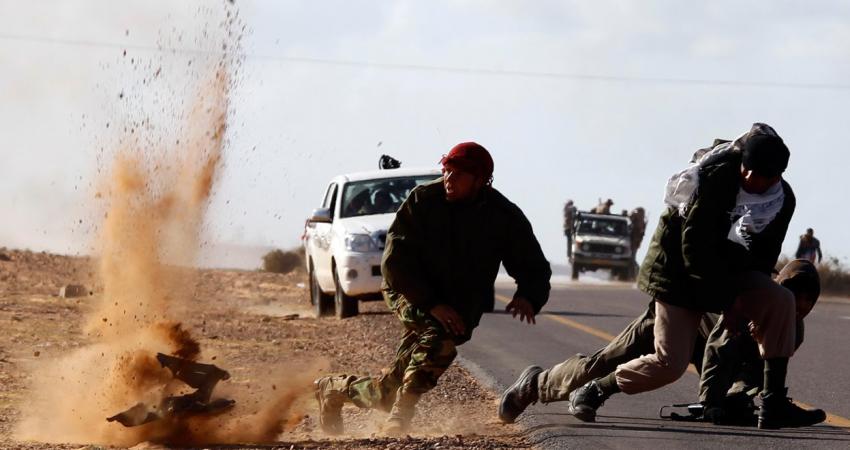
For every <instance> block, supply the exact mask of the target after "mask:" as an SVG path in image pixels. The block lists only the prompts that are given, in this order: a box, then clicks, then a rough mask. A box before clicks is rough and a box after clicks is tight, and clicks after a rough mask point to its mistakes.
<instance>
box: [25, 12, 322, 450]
mask: <svg viewBox="0 0 850 450" xmlns="http://www.w3.org/2000/svg"><path fill="white" fill-rule="evenodd" d="M222 24H223V26H224V29H223V30H220V31H222V33H220V34H223V36H224V37H223V38H222V39H223V41H224V44H221V45H217V48H219V49H220V48H228V49H236V50H237V51H238V41H239V37H238V36H236V37H234V33H233V32H232V30H233V29H234V28H236V25H237V24H239V19H238V14H236V12H235V11H232V10H231V9H230V8H228V10H227V18H226V19H225V20H224V21H223V22H222ZM206 34H207V33H206V32H205V33H204V35H206ZM236 54H238V52H237V53H236ZM231 55H233V53H220V54H219V55H218V56H217V57H211V58H210V59H211V60H210V61H207V66H208V68H207V70H199V71H198V73H202V74H203V76H202V77H201V78H200V79H199V80H197V85H196V92H195V94H194V95H192V96H191V97H190V98H193V102H192V104H191V105H190V107H189V108H188V111H187V112H185V113H183V112H181V113H178V114H177V117H179V118H184V120H185V123H184V124H183V126H182V127H181V128H180V129H182V130H185V131H184V132H183V133H182V135H181V136H179V138H178V139H176V140H174V141H170V142H173V145H168V146H165V145H163V146H161V147H159V148H155V147H151V146H145V145H133V143H138V142H140V141H139V140H138V139H135V140H129V139H128V140H126V141H125V144H124V146H123V147H122V148H119V149H117V150H116V151H115V152H114V159H113V161H112V163H111V168H110V170H109V179H108V180H107V181H106V182H105V183H103V185H102V187H101V189H100V191H99V192H98V195H97V196H98V197H99V198H100V199H101V201H103V202H104V203H105V204H106V211H105V214H104V219H103V224H102V226H101V227H100V237H99V245H98V247H99V254H98V265H99V267H98V271H99V274H100V281H101V283H102V286H103V291H102V294H101V295H99V296H98V298H97V300H98V303H96V304H95V305H93V308H92V310H91V311H90V313H89V314H88V315H87V321H86V323H85V324H83V329H84V332H85V334H86V336H87V337H88V338H89V339H90V344H89V345H87V346H85V347H83V348H81V349H79V350H77V351H75V352H73V353H72V354H70V355H67V356H65V357H63V358H60V359H58V360H54V361H48V362H46V363H44V364H43V365H42V366H39V367H37V368H36V369H35V370H34V372H33V388H32V395H33V398H31V399H29V401H28V405H26V407H25V410H24V414H25V419H24V420H23V421H22V422H21V423H20V424H19V426H18V429H17V432H16V437H17V438H18V439H22V440H38V441H42V442H79V443H83V442H92V443H102V444H114V445H135V444H137V443H139V442H143V441H154V442H162V443H169V444H188V445H201V444H206V443H240V442H255V443H259V442H271V441H273V440H274V439H275V438H276V437H277V436H278V435H279V434H280V433H281V432H282V431H284V430H285V429H286V427H287V426H288V425H290V424H291V423H292V422H294V421H297V420H298V419H299V418H300V414H299V413H298V411H296V410H295V409H293V408H294V407H295V406H296V404H297V403H298V399H299V393H302V392H304V391H305V390H306V389H305V388H306V386H307V385H308V383H309V380H308V379H303V376H302V378H298V377H295V378H293V377H289V379H288V380H286V381H285V382H280V383H278V384H277V385H276V389H275V392H274V393H273V394H274V395H271V394H272V393H268V392H267V393H257V392H250V393H249V392H246V391H244V390H243V391H240V390H239V389H238V388H231V389H230V391H231V392H229V395H230V396H231V397H232V398H234V399H236V401H237V406H236V407H235V408H234V409H233V410H230V411H228V412H227V413H225V414H221V415H218V416H197V417H191V416H187V417H173V418H168V419H167V420H160V421H156V422H152V423H149V424H145V425H142V426H138V427H133V428H125V427H123V426H122V425H120V424H117V423H108V422H107V421H106V420H105V418H106V417H109V416H111V415H113V414H115V413H117V412H120V411H122V410H124V409H126V408H128V407H130V406H132V405H134V404H135V403H137V402H147V403H151V404H158V402H159V401H160V400H162V398H164V397H165V396H168V395H176V394H180V393H186V392H185V389H186V386H185V385H182V384H181V383H180V382H177V381H176V380H175V379H174V378H173V376H172V374H171V372H170V371H169V370H167V369H164V368H162V367H161V366H160V364H159V363H158V361H157V360H156V357H155V355H156V353H157V352H162V353H165V354H170V355H175V356H179V357H181V358H186V359H191V360H199V359H201V360H202V359H203V352H202V349H201V346H200V344H199V343H198V341H196V340H195V339H194V338H193V337H192V335H191V330H189V329H187V327H186V326H185V325H184V323H185V321H184V319H185V318H186V317H188V316H187V314H189V313H190V312H191V311H193V310H194V311H197V310H198V309H203V304H202V303H201V300H198V299H194V298H193V292H192V288H193V286H194V276H195V275H194V274H195V271H194V269H192V267H193V266H194V263H195V258H196V256H197V253H198V249H199V244H200V240H201V238H200V236H201V235H202V231H203V230H202V229H203V225H204V217H205V214H206V212H207V208H208V205H209V200H210V195H211V193H212V192H213V188H214V185H215V183H216V180H217V179H218V178H219V177H220V176H221V171H222V164H223V155H224V151H225V147H226V146H227V145H226V144H227V141H226V137H225V136H226V135H227V125H228V119H229V115H230V114H231V113H232V112H231V111H230V110H229V105H230V95H231V91H232V89H233V87H234V81H233V80H234V77H235V73H236V71H237V69H238V64H239V61H238V58H236V57H233V56H231ZM197 66H198V64H197V63H196V67H197ZM195 70H197V69H195ZM159 74H160V72H159V70H157V72H156V76H159ZM131 132H132V133H146V132H147V133H153V132H155V130H153V129H152V128H151V127H148V128H140V129H139V130H136V129H131ZM155 141H156V140H155V139H154V140H152V139H147V140H146V141H145V142H155ZM163 141H164V140H163ZM181 389H182V390H183V391H181ZM251 396H253V397H254V400H255V401H254V402H244V404H246V405H247V404H248V403H251V404H253V405H255V406H254V408H253V409H249V408H248V407H247V406H242V405H241V404H240V400H242V399H245V398H246V397H251ZM240 397H241V398H240ZM257 397H259V398H257Z"/></svg>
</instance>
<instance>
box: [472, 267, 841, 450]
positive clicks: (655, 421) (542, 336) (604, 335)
mask: <svg viewBox="0 0 850 450" xmlns="http://www.w3.org/2000/svg"><path fill="white" fill-rule="evenodd" d="M497 293H498V294H499V297H500V300H499V301H497V310H501V309H503V307H504V303H505V301H506V300H507V298H508V297H510V296H511V295H512V293H513V291H512V289H511V288H510V286H509V285H505V286H504V287H502V288H498V289H497ZM648 302H649V298H648V297H647V296H645V295H644V294H643V293H641V292H639V291H637V290H636V289H634V288H633V287H632V286H630V285H625V284H611V285H604V284H595V285H587V284H581V283H576V284H562V285H560V286H556V287H554V288H553V290H552V295H551V299H550V301H549V303H548V304H547V305H546V307H545V308H544V311H543V312H544V314H542V315H541V316H538V319H537V325H536V326H527V325H526V324H524V323H522V324H521V323H520V322H519V321H517V320H515V319H512V318H511V317H510V316H509V315H505V314H499V313H494V314H489V315H487V316H485V318H484V319H483V321H482V324H481V326H480V327H479V328H478V329H477V330H476V331H475V336H474V337H473V339H472V341H470V342H469V343H467V344H464V345H463V346H461V347H460V355H461V357H462V358H463V360H464V362H465V363H466V364H467V365H468V366H469V367H471V368H473V370H474V371H475V372H476V373H477V374H478V375H479V376H480V378H482V379H484V381H485V383H491V384H493V385H494V387H495V388H496V389H499V390H502V389H504V388H505V387H507V386H508V385H510V384H511V383H513V381H514V380H515V379H516V377H517V376H518V375H519V373H520V372H521V371H522V370H523V369H524V368H525V367H526V366H528V365H530V364H538V365H540V366H543V367H544V368H546V367H550V366H552V365H554V364H557V363H559V362H561V361H563V360H564V359H566V358H567V357H568V356H570V355H573V354H575V353H578V352H582V353H592V352H593V351H594V350H596V349H597V348H599V347H601V346H602V345H604V344H605V343H606V342H607V340H608V339H610V336H611V335H616V334H617V333H619V332H620V330H622V329H623V327H624V326H625V325H626V324H628V323H629V322H631V321H632V320H633V319H634V318H635V317H637V316H638V315H639V314H640V313H641V312H642V311H644V310H645V308H646V306H647V303H648ZM848 335H850V302H847V301H841V300H830V299H822V300H821V301H819V302H818V304H817V305H816V307H815V309H814V311H813V312H812V313H811V315H810V316H809V317H808V318H807V319H806V341H805V343H804V344H803V346H802V347H801V348H800V350H799V351H798V353H797V355H796V356H795V357H794V358H793V359H792V360H791V364H790V366H789V375H788V377H789V386H790V388H791V389H790V391H789V396H791V397H792V398H794V399H795V401H797V400H798V401H801V402H804V403H806V404H809V405H815V406H817V407H819V408H822V409H824V410H826V411H827V412H828V413H829V414H830V418H829V419H828V423H827V424H821V425H818V426H815V427H809V428H803V429H784V430H779V431H760V430H758V429H757V428H744V427H728V426H726V427H723V426H714V425H709V424H703V423H684V422H672V421H669V420H662V419H659V418H658V410H659V407H660V406H662V405H665V404H670V403H684V402H689V401H693V400H695V399H696V389H697V381H698V379H697V376H696V375H694V374H692V373H690V372H689V373H686V374H685V375H684V376H683V377H682V379H680V380H679V381H677V382H676V383H673V384H672V385H669V386H666V387H664V388H662V389H660V390H658V391H654V392H649V393H644V394H639V395H635V396H627V395H624V394H620V395H616V396H614V397H612V398H611V399H609V400H608V401H607V402H606V404H605V405H604V406H603V407H602V408H601V409H600V410H599V416H598V417H597V422H596V423H591V424H588V423H583V422H581V421H579V420H577V419H575V418H574V417H572V416H571V415H569V414H568V413H567V411H566V406H565V404H563V403H552V404H549V405H540V404H537V405H532V406H531V407H530V408H529V409H528V410H526V412H525V414H523V416H521V419H520V423H522V424H524V425H525V426H526V427H528V429H529V436H530V437H531V439H532V441H533V442H535V443H537V444H538V445H539V446H540V447H543V448H583V449H600V448H629V449H636V448H655V449H662V448H686V447H687V448H720V447H727V448H754V447H761V448H780V449H786V448H787V449H792V448H793V449H796V448H818V449H823V448H836V449H838V448H840V449H848V448H850V381H849V380H848V377H850V346H848V345H847V343H848V337H850V336H848ZM493 413H494V414H495V413H496V411H495V406H494V411H493Z"/></svg>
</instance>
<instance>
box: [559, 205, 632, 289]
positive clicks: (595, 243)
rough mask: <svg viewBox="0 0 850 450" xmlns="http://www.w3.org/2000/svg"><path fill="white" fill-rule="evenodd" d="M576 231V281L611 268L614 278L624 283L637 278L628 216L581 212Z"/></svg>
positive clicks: (574, 276)
mask: <svg viewBox="0 0 850 450" xmlns="http://www.w3.org/2000/svg"><path fill="white" fill-rule="evenodd" d="M573 230H574V231H573V256H572V258H571V259H570V263H571V264H572V279H573V280H577V279H578V277H579V273H581V272H586V271H591V272H595V271H596V270H597V269H611V276H612V277H615V278H617V279H619V280H621V281H629V280H633V279H634V278H635V272H636V271H635V268H634V265H633V263H632V261H633V258H632V248H631V224H630V223H629V218H628V217H624V216H616V215H610V214H592V213H587V212H579V213H577V214H576V223H575V227H573Z"/></svg>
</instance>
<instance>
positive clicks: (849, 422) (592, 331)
mask: <svg viewBox="0 0 850 450" xmlns="http://www.w3.org/2000/svg"><path fill="white" fill-rule="evenodd" d="M496 298H497V299H498V300H499V301H501V302H502V303H505V304H507V303H510V301H511V299H510V298H508V297H505V296H504V295H501V294H496ZM537 316H538V317H539V316H543V317H546V318H547V319H550V320H554V321H555V322H559V323H561V324H564V325H566V326H568V327H570V328H574V329H576V330H579V331H582V332H585V333H587V334H589V335H591V336H596V337H598V338H599V339H602V340H603V341H606V342H610V341H612V340H614V338H615V337H616V336H614V335H613V334H610V333H606V332H605V331H602V330H600V329H598V328H593V327H591V326H588V325H585V324H583V323H580V322H576V321H575V320H572V319H567V318H566V317H561V316H556V315H554V314H549V313H546V312H541V313H540V314H538V315H537ZM688 372H690V373H692V374H694V375H699V372H697V370H696V368H695V367H694V366H693V364H692V365H689V366H688ZM794 403H796V404H797V405H799V406H800V407H801V408H806V409H812V408H814V407H813V406H810V405H807V404H805V403H803V402H799V401H794ZM825 423H826V424H828V425H832V426H835V427H840V428H850V419H847V418H845V417H841V416H836V415H835V414H830V413H826V421H825Z"/></svg>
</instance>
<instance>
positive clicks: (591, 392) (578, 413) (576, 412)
mask: <svg viewBox="0 0 850 450" xmlns="http://www.w3.org/2000/svg"><path fill="white" fill-rule="evenodd" d="M607 399H608V396H607V395H605V393H603V392H602V389H600V388H599V385H598V384H597V383H596V380H592V381H588V382H587V384H585V385H584V386H582V387H580V388H578V389H576V390H574V391H572V392H570V406H569V411H570V414H572V415H573V416H575V417H576V418H577V419H579V420H581V421H582V422H596V410H597V409H599V407H600V406H602V404H603V403H605V400H607Z"/></svg>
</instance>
